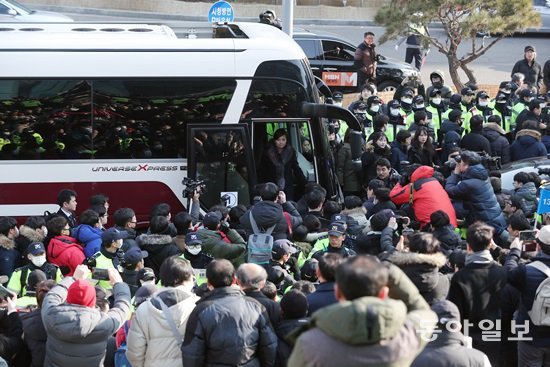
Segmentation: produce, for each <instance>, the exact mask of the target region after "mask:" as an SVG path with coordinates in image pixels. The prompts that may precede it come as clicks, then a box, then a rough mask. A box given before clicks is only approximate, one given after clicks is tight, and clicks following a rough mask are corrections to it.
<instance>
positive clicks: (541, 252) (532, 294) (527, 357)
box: [504, 225, 550, 366]
mask: <svg viewBox="0 0 550 367" xmlns="http://www.w3.org/2000/svg"><path fill="white" fill-rule="evenodd" d="M524 236H527V234H524ZM520 237H521V235H520ZM520 237H516V238H515V239H514V240H513V241H512V243H511V244H510V253H509V254H508V256H507V257H506V263H505V265H504V266H505V268H506V270H507V271H508V282H509V283H510V284H511V285H512V286H514V287H515V288H517V289H518V291H519V292H521V296H520V305H519V309H518V312H517V316H516V325H524V324H526V323H527V324H528V325H529V328H528V329H525V330H526V333H525V334H523V336H522V340H520V341H518V365H520V366H527V365H528V366H536V365H540V366H542V365H543V361H544V359H548V358H549V354H550V351H549V350H548V349H549V348H548V347H543V346H544V345H550V344H549V343H550V326H547V325H545V323H544V322H540V321H541V320H539V319H538V317H537V315H536V312H535V313H533V311H534V306H535V301H536V298H537V293H539V292H538V290H539V286H540V285H541V283H542V282H544V281H545V280H546V279H547V278H548V277H547V274H546V273H548V272H549V271H550V226H548V225H546V226H543V227H542V228H541V229H540V231H538V233H536V235H535V247H536V255H535V256H534V257H533V258H532V259H531V262H530V263H529V264H524V263H520V258H521V253H522V251H523V250H524V243H523V241H521V239H520ZM543 314H544V313H543ZM523 340H529V341H523Z"/></svg>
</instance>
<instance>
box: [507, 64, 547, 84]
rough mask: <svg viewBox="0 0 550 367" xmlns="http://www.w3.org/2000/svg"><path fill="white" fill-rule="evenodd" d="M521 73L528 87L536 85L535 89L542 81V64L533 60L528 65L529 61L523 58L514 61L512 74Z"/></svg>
mask: <svg viewBox="0 0 550 367" xmlns="http://www.w3.org/2000/svg"><path fill="white" fill-rule="evenodd" d="M515 73H522V74H523V75H525V83H527V84H529V87H530V88H532V87H536V88H537V90H538V89H539V88H540V87H541V82H542V66H541V65H540V64H539V63H538V62H537V61H536V60H533V65H531V66H529V63H528V62H527V60H526V59H525V58H523V59H522V60H519V61H518V62H516V63H515V65H514V67H513V68H512V74H511V75H514V74H515Z"/></svg>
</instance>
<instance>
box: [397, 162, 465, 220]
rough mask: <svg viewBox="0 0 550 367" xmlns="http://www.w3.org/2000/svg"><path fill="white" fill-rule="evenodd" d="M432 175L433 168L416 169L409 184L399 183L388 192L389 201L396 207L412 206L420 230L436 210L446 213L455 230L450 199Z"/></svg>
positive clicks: (422, 167) (454, 216)
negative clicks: (406, 204)
mask: <svg viewBox="0 0 550 367" xmlns="http://www.w3.org/2000/svg"><path fill="white" fill-rule="evenodd" d="M433 174H434V169H433V167H428V166H420V167H418V168H417V169H416V170H415V171H414V172H413V174H412V175H411V182H410V183H407V184H404V183H402V182H400V183H398V184H397V185H395V187H394V188H393V189H392V190H391V192H390V199H391V201H393V202H394V203H395V204H396V205H401V204H405V203H410V204H412V208H413V210H414V215H415V217H416V220H417V221H418V222H419V223H420V228H423V227H424V226H425V225H426V224H428V223H430V215H432V213H433V212H435V211H437V210H443V211H444V212H445V213H447V215H448V216H449V219H450V222H451V224H452V225H453V226H454V227H455V228H456V227H457V222H456V213H455V210H454V208H453V205H452V203H451V199H449V195H447V192H445V189H444V188H443V186H441V184H440V183H439V181H438V180H437V179H436V178H435V177H433Z"/></svg>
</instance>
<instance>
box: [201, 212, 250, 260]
mask: <svg viewBox="0 0 550 367" xmlns="http://www.w3.org/2000/svg"><path fill="white" fill-rule="evenodd" d="M202 225H203V228H200V229H199V230H198V231H197V235H198V237H199V239H200V240H201V241H202V251H203V252H204V253H205V254H207V255H210V256H212V257H213V258H215V259H226V260H229V261H231V263H232V264H233V266H235V267H238V266H239V265H241V264H242V263H244V262H245V261H246V242H245V241H244V239H243V238H242V237H241V235H240V234H239V233H238V232H237V231H236V230H234V229H231V228H230V227H229V225H228V224H227V222H225V221H222V215H221V213H220V212H218V211H213V212H209V213H206V215H205V216H204V218H203V220H202Z"/></svg>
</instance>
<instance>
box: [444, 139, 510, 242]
mask: <svg viewBox="0 0 550 367" xmlns="http://www.w3.org/2000/svg"><path fill="white" fill-rule="evenodd" d="M460 158H461V159H460V162H459V163H458V164H457V165H456V167H455V169H454V171H453V173H452V174H451V176H450V177H449V178H448V179H447V183H446V184H445V191H447V194H449V197H450V198H451V199H453V200H454V202H453V206H454V207H455V210H456V212H457V213H459V216H461V217H462V216H463V217H465V218H466V224H468V225H471V224H473V223H474V222H476V221H482V222H485V223H487V224H489V225H491V226H493V227H494V228H495V234H496V235H497V237H500V239H501V240H503V241H506V240H507V239H508V232H507V231H506V219H505V218H504V215H503V214H502V210H501V209H500V205H499V204H498V202H497V198H496V196H495V193H494V191H493V188H492V186H491V182H490V180H489V172H488V171H487V169H486V168H485V167H484V166H483V165H482V164H481V157H480V156H479V154H477V153H475V152H471V151H468V150H466V151H463V152H462V154H461V155H460Z"/></svg>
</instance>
